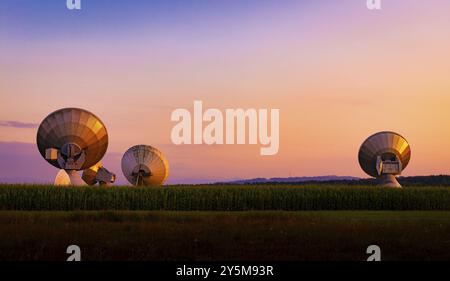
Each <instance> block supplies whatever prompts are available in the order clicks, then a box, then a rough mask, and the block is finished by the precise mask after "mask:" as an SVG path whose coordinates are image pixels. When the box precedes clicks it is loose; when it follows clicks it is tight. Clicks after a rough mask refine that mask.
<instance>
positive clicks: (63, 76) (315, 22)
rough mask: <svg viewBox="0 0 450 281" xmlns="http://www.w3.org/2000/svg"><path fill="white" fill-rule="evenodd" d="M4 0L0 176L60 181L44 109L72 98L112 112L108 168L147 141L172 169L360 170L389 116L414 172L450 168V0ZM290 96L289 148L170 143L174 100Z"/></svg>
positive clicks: (223, 176) (243, 103) (70, 103)
mask: <svg viewBox="0 0 450 281" xmlns="http://www.w3.org/2000/svg"><path fill="white" fill-rule="evenodd" d="M65 3H66V1H65V0H47V1H35V0H2V1H1V2H0V182H5V181H6V182H51V181H52V180H53V178H54V176H55V175H56V173H57V170H56V169H55V168H53V167H52V166H50V165H49V164H47V163H46V162H45V160H44V159H42V158H41V156H40V154H39V152H38V150H37V147H36V145H35V139H36V132H37V125H38V124H39V123H40V122H41V121H42V119H44V118H45V117H46V116H47V115H48V114H49V113H51V112H53V111H54V110H57V109H60V108H64V107H81V108H84V109H87V110H89V111H92V112H93V113H95V114H96V115H97V116H99V117H100V119H101V120H102V121H103V122H104V123H105V125H106V127H107V129H108V132H109V148H108V152H107V155H106V157H105V159H104V164H105V166H106V167H107V168H109V169H110V170H112V171H113V172H115V173H116V174H117V175H118V176H120V177H119V183H125V181H124V179H123V177H122V172H121V170H120V159H121V157H122V154H123V153H124V152H125V151H126V149H127V148H129V147H130V146H133V145H135V144H141V143H142V144H149V145H152V146H155V147H157V148H159V149H160V150H161V151H162V152H163V153H165V154H166V155H167V158H168V160H169V163H170V168H171V170H170V175H169V181H168V183H198V182H208V181H219V180H228V179H237V178H254V177H288V176H319V175H342V176H361V177H363V176H365V174H364V173H363V171H362V170H361V169H360V167H359V164H358V160H357V153H358V149H359V146H360V144H361V143H362V142H363V141H364V140H365V138H366V137H368V136H369V135H371V134H372V133H375V132H378V131H384V130H392V131H396V132H398V133H400V134H402V135H403V136H404V137H405V138H406V139H407V140H408V141H409V142H410V145H411V148H412V158H411V162H410V165H409V166H408V168H407V169H406V170H405V171H404V175H430V174H449V173H450V149H449V144H450V129H449V125H448V124H449V122H450V16H449V11H450V1H442V0H427V1H424V0H394V1H393V0H389V1H383V8H382V10H378V11H374V10H368V9H367V8H366V1H365V0H339V1H333V0H328V1H325V0H310V1H300V0H293V1H285V0H272V1H266V0H242V1H229V0H214V1H212V0H210V1H207V0H202V1H191V0H164V1H156V0H153V1H148V0H145V1H144V0H141V1H129V0H128V1H127V0H115V1H107V0H82V9H81V10H80V11H71V10H68V9H67V8H66V6H65V5H66V4H65ZM194 100H201V101H203V107H204V108H218V109H225V108H244V109H245V108H255V109H258V108H269V109H270V108H278V109H280V148H279V152H278V154H277V155H275V156H261V155H260V153H259V149H260V145H212V146H208V145H180V146H176V145H174V144H172V143H171V139H170V132H171V130H172V128H173V126H174V125H175V123H174V122H172V121H171V120H170V115H171V113H172V111H173V110H175V109H177V108H187V109H189V110H191V111H192V108H193V102H194Z"/></svg>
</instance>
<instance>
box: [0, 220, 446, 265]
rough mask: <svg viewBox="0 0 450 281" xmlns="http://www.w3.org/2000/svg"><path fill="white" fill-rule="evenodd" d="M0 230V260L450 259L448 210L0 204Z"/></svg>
mask: <svg viewBox="0 0 450 281" xmlns="http://www.w3.org/2000/svg"><path fill="white" fill-rule="evenodd" d="M0 230H1V231H0V260H65V259H66V258H67V256H68V255H67V254H66V248H67V246H68V245H71V244H76V245H78V246H80V247H81V258H82V259H83V260H189V261H192V260H202V261H205V260H222V261H224V260H238V261H242V260H251V261H259V260H267V261H276V260H356V261H358V260H365V259H366V258H367V256H368V255H367V254H366V253H365V251H366V248H367V246H369V245H371V244H376V245H379V246H380V247H381V251H382V259H383V260H447V261H448V260H450V212H448V211H297V212H286V211H246V212H212V211H202V212H199V211H190V212H178V211H177V212H175V211H70V212H62V211H58V212H42V211H40V212H38V211H33V212H26V211H1V212H0Z"/></svg>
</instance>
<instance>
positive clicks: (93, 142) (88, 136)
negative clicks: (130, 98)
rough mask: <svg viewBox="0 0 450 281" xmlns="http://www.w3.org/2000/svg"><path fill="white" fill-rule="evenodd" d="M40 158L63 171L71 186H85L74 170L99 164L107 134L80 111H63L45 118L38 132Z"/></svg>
mask: <svg viewBox="0 0 450 281" xmlns="http://www.w3.org/2000/svg"><path fill="white" fill-rule="evenodd" d="M36 141H37V146H38V149H39V152H40V153H41V155H42V157H43V158H44V159H45V160H47V162H48V163H50V164H51V165H53V166H55V167H56V168H59V169H63V170H65V171H66V172H67V174H68V176H69V178H70V184H73V185H81V184H85V183H84V182H83V181H82V180H81V178H80V176H79V175H78V173H77V172H76V171H80V170H85V169H88V168H90V167H92V166H94V165H95V164H96V163H98V162H99V161H100V160H101V159H102V157H103V156H104V155H105V152H106V149H107V148H108V133H107V131H106V128H105V125H104V124H103V122H102V121H101V120H100V119H99V118H98V117H97V116H95V115H94V114H92V113H91V112H89V111H87V110H84V109H80V108H63V109H60V110H57V111H55V112H53V113H51V114H50V115H48V116H47V117H46V118H45V119H44V120H43V121H42V123H41V124H40V126H39V129H38V132H37V138H36Z"/></svg>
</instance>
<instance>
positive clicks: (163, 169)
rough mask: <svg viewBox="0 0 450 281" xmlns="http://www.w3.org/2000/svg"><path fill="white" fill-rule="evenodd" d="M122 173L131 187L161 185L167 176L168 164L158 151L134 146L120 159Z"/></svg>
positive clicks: (142, 146)
mask: <svg viewBox="0 0 450 281" xmlns="http://www.w3.org/2000/svg"><path fill="white" fill-rule="evenodd" d="M122 172H123V174H124V175H125V177H126V178H127V180H128V181H129V182H130V183H131V184H133V185H162V184H163V183H164V181H165V180H166V179H167V177H168V175H169V162H168V161H167V159H166V157H165V156H164V155H163V154H162V153H161V151H159V150H158V149H156V148H154V147H152V146H149V145H135V146H133V147H131V148H129V149H128V150H127V151H126V152H125V154H124V155H123V157H122Z"/></svg>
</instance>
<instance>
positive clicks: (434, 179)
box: [220, 175, 450, 186]
mask: <svg viewBox="0 0 450 281" xmlns="http://www.w3.org/2000/svg"><path fill="white" fill-rule="evenodd" d="M398 181H399V182H400V184H402V185H403V186H450V175H432V176H413V177H399V178H398ZM271 183H278V184H328V185H330V184H345V185H376V184H377V180H376V179H373V178H368V179H362V178H357V177H350V176H318V177H287V178H254V179H243V180H235V181H229V182H220V184H271Z"/></svg>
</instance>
